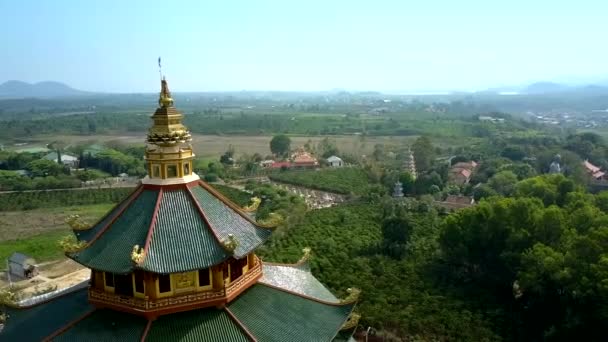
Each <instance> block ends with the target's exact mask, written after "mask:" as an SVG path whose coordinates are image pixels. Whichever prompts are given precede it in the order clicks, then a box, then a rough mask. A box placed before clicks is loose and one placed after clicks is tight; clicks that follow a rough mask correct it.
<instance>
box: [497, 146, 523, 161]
mask: <svg viewBox="0 0 608 342" xmlns="http://www.w3.org/2000/svg"><path fill="white" fill-rule="evenodd" d="M500 155H501V156H503V157H505V158H509V159H511V160H513V161H520V160H522V159H524V157H525V156H526V152H525V151H524V150H523V149H522V148H521V147H519V146H513V145H511V146H507V147H505V148H504V149H503V150H502V153H501V154H500Z"/></svg>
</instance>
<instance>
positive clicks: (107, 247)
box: [72, 190, 158, 273]
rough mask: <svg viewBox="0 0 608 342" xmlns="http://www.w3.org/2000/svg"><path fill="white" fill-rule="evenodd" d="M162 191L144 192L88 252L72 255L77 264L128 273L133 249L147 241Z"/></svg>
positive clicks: (130, 267)
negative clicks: (153, 214) (159, 192)
mask: <svg viewBox="0 0 608 342" xmlns="http://www.w3.org/2000/svg"><path fill="white" fill-rule="evenodd" d="M157 196H158V191H156V190H144V191H142V192H141V194H140V195H139V196H138V197H137V198H136V199H135V200H134V201H133V203H132V204H131V206H130V207H129V208H128V209H127V210H125V211H124V212H123V213H122V215H121V216H120V217H119V218H118V219H117V220H116V221H114V223H113V224H112V225H111V226H110V227H108V229H107V230H106V231H105V232H103V233H102V235H101V236H100V237H99V239H97V240H96V241H94V242H93V244H92V245H90V246H89V247H87V248H86V249H84V250H82V251H80V252H77V253H75V254H73V255H72V258H73V259H74V260H76V261H77V262H79V263H81V264H83V265H85V266H87V267H90V268H93V269H96V270H101V271H106V272H113V273H128V272H130V271H131V270H132V269H133V266H134V265H133V261H132V260H131V251H132V250H133V246H135V245H139V246H140V247H143V246H144V244H145V242H146V237H147V235H148V230H149V228H150V221H151V220H152V213H153V212H154V207H155V206H156V199H157Z"/></svg>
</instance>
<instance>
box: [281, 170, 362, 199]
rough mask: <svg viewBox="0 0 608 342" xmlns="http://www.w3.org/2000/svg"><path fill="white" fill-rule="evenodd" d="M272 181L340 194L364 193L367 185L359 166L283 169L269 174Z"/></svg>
mask: <svg viewBox="0 0 608 342" xmlns="http://www.w3.org/2000/svg"><path fill="white" fill-rule="evenodd" d="M269 177H270V179H272V180H273V181H278V182H281V183H288V184H293V185H300V186H304V187H307V188H311V189H317V190H323V191H329V192H336V193H340V194H350V193H354V194H358V195H361V194H364V193H365V192H366V191H367V189H368V185H369V180H368V177H367V174H366V173H365V171H363V170H362V169H360V168H354V167H353V168H349V167H348V168H347V167H345V168H340V169H321V170H307V171H284V172H278V173H274V174H272V175H270V176H269Z"/></svg>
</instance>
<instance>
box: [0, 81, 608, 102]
mask: <svg viewBox="0 0 608 342" xmlns="http://www.w3.org/2000/svg"><path fill="white" fill-rule="evenodd" d="M331 92H339V91H338V90H333V91H330V93H331ZM220 93H221V92H220ZM263 93H265V92H263ZM287 93H290V92H287ZM311 93H316V92H311ZM475 93H477V94H484V93H486V94H526V95H543V94H559V93H585V94H607V95H608V81H606V82H597V83H593V84H587V85H585V84H580V83H579V84H578V85H572V84H568V83H556V82H536V83H532V84H528V85H519V86H500V87H495V88H490V89H487V90H484V91H478V92H475ZM394 94H398V93H397V92H394ZM401 94H411V95H421V96H422V95H437V94H439V93H437V92H414V93H408V92H403V93H401ZM441 94H443V95H450V94H451V95H464V94H471V92H467V91H445V92H441ZM84 95H88V96H91V95H101V93H96V92H87V91H82V90H78V89H74V88H72V87H70V86H68V85H67V84H64V83H61V82H55V81H44V82H38V83H33V84H32V83H27V82H22V81H7V82H4V83H2V84H0V99H19V98H57V97H74V96H84ZM359 95H377V96H380V95H382V93H381V92H375V91H369V92H359Z"/></svg>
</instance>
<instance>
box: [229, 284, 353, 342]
mask: <svg viewBox="0 0 608 342" xmlns="http://www.w3.org/2000/svg"><path fill="white" fill-rule="evenodd" d="M353 307H354V304H334V303H327V302H323V301H318V300H315V299H313V298H308V297H304V296H301V295H298V294H295V293H291V292H289V291H286V290H283V289H280V288H278V287H273V286H269V285H264V284H260V283H258V284H256V285H254V286H252V287H250V288H249V289H248V290H246V291H245V292H244V293H243V294H241V295H240V296H239V297H238V298H237V299H236V300H234V301H232V302H231V303H230V304H229V305H228V306H227V308H228V311H229V312H230V313H232V314H233V315H234V316H235V317H236V319H237V320H238V321H239V322H241V323H242V324H243V325H244V326H245V327H247V330H248V331H249V332H251V334H252V335H253V336H254V337H255V338H256V339H257V340H258V341H292V342H296V341H332V340H333V339H334V338H335V337H336V335H337V334H338V332H339V331H340V329H341V328H342V325H343V324H344V323H345V322H346V320H347V318H348V316H349V315H350V313H351V311H352V310H353Z"/></svg>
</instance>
